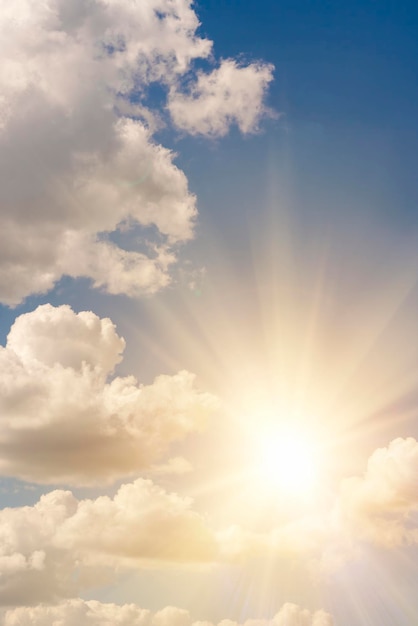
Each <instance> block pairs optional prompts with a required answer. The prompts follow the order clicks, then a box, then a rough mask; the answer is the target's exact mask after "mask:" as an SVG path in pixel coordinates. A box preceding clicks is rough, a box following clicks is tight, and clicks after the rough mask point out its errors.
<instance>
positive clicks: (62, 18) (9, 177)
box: [0, 0, 271, 305]
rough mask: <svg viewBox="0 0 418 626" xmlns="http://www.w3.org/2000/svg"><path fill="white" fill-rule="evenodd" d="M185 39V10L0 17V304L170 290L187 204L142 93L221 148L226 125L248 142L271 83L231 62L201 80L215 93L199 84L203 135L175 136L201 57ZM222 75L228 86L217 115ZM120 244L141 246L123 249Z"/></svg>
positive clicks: (124, 0)
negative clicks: (84, 282) (65, 281)
mask: <svg viewBox="0 0 418 626" xmlns="http://www.w3.org/2000/svg"><path fill="white" fill-rule="evenodd" d="M198 28H199V21H198V18H197V15H196V13H195V12H194V10H193V7H192V3H191V2H189V1H188V0H179V1H178V2H170V1H168V0H163V1H161V0H152V1H150V2H145V3H141V2H132V1H130V0H109V1H107V0H94V2H87V1H80V2H76V3H71V6H70V7H69V6H68V3H65V2H62V1H61V0H48V2H46V3H43V4H42V5H40V4H39V3H33V2H30V1H29V0H19V1H18V2H16V3H13V5H9V6H8V7H7V9H5V10H4V11H2V14H1V18H0V32H1V42H2V43H1V53H2V59H3V63H2V69H1V72H0V87H1V98H0V163H1V172H2V175H1V181H0V182H1V185H0V186H1V195H0V207H1V215H2V218H1V228H0V231H1V235H0V250H1V252H0V261H1V266H2V269H1V271H0V300H1V301H2V302H4V303H7V304H9V305H16V304H17V303H19V302H20V301H22V300H23V299H24V298H25V297H26V296H28V295H29V294H31V293H44V292H46V291H48V290H50V289H51V288H52V287H53V286H54V284H55V283H56V282H57V281H58V280H59V279H60V278H61V277H62V276H64V275H68V276H71V277H74V278H77V277H85V278H88V279H90V281H91V283H92V284H93V285H94V286H95V287H97V288H101V289H103V290H105V291H107V292H109V293H112V294H121V293H122V294H127V295H129V296H135V297H136V296H138V295H141V294H146V293H148V294H150V293H154V292H156V291H158V290H159V289H161V288H162V287H165V286H166V285H167V284H169V283H170V281H171V272H170V270H171V266H172V265H173V263H175V261H176V260H177V255H178V246H179V244H182V243H184V242H185V241H187V240H189V239H190V238H192V237H193V231H194V222H195V218H196V215H197V209H196V199H195V196H194V194H192V193H191V192H190V191H189V189H188V181H187V178H186V176H185V174H184V173H183V172H182V171H181V170H180V169H178V168H177V167H176V165H175V164H174V156H175V155H174V154H173V153H172V152H171V151H170V150H168V149H166V148H164V147H163V146H162V145H160V144H159V143H157V142H156V141H155V139H154V137H153V133H154V131H155V130H157V129H158V128H161V126H162V125H163V124H164V121H163V117H164V110H165V109H164V103H163V104H162V105H159V104H154V105H151V106H150V99H149V98H148V88H149V87H150V85H153V84H159V85H160V86H161V87H162V89H163V91H164V93H166V95H167V94H168V92H170V93H175V94H176V96H175V97H174V96H170V97H171V101H172V102H171V104H170V107H171V106H173V107H174V108H173V116H174V119H175V121H176V123H177V125H178V126H180V127H181V128H182V129H183V130H186V131H188V130H190V131H191V132H194V131H195V129H196V128H197V129H198V130H199V131H200V132H203V133H205V132H208V133H209V134H210V133H211V132H216V133H217V134H225V133H226V132H227V130H228V128H229V126H230V124H231V123H233V122H234V121H237V122H238V125H239V126H240V128H241V130H242V131H243V132H249V131H251V130H253V128H254V127H255V126H256V125H257V123H258V121H259V119H260V117H261V116H262V115H263V112H264V104H263V100H264V95H265V89H266V86H267V84H268V82H269V81H270V80H271V68H270V66H267V65H263V64H262V63H260V64H258V65H247V66H242V67H239V68H238V66H236V64H235V62H234V61H229V62H227V63H226V64H225V63H223V64H221V66H220V68H219V69H218V70H216V69H215V70H213V73H209V74H208V75H207V76H208V78H207V81H209V83H208V85H210V84H212V85H214V89H213V88H208V87H207V86H206V87H205V84H206V83H203V82H202V81H203V80H204V79H203V77H202V75H199V79H198V80H199V81H200V82H199V85H200V87H199V93H200V92H201V93H200V99H201V100H204V101H205V102H207V101H208V99H210V112H209V114H208V115H209V117H208V120H207V121H206V122H204V123H205V124H206V126H207V125H208V123H209V126H208V127H207V128H204V127H202V123H203V122H201V123H200V125H199V124H198V121H199V120H195V122H194V123H193V124H192V125H189V127H188V126H187V125H186V124H185V122H184V119H185V117H187V118H189V117H190V114H189V109H190V103H189V102H188V100H187V99H184V96H183V94H182V90H181V87H180V82H181V78H182V77H183V76H184V75H188V73H189V72H192V74H193V61H194V60H196V59H208V57H209V56H210V54H211V50H212V42H211V41H209V40H208V39H205V38H202V37H200V36H199V35H198V33H197V31H198ZM208 62H209V63H211V62H212V61H208ZM228 68H229V70H228ZM225 71H229V72H231V71H232V72H233V74H234V82H235V83H236V86H235V87H234V89H235V92H234V97H233V98H228V99H227V102H226V105H225V93H226V92H225V86H223V87H222V76H223V75H224V74H225ZM241 77H242V79H241ZM235 79H237V80H235ZM238 81H239V83H240V85H238ZM173 90H174V92H173ZM242 96H245V106H244V105H243V102H242ZM225 106H226V108H225ZM199 107H200V105H199ZM195 117H196V116H195ZM144 228H145V230H143V229H144ZM129 232H130V233H131V234H132V233H133V234H134V236H135V237H136V238H138V235H140V239H141V243H140V244H138V242H136V244H135V246H132V242H131V241H129V238H128V239H127V237H128V233H129ZM112 234H113V235H115V234H116V235H117V236H119V243H116V240H115V238H114V237H113V238H112ZM124 237H125V239H124ZM121 240H122V241H123V243H120V241H121Z"/></svg>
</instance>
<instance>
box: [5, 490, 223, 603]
mask: <svg viewBox="0 0 418 626" xmlns="http://www.w3.org/2000/svg"><path fill="white" fill-rule="evenodd" d="M215 554H216V546H215V541H214V539H213V537H212V535H211V533H210V531H209V530H208V529H207V527H206V525H205V523H204V520H203V518H202V517H201V516H200V515H198V514H197V513H195V512H194V511H192V509H191V500H190V499H188V498H181V497H180V496H178V495H176V494H169V493H166V492H165V491H163V490H162V489H161V488H159V487H157V486H155V485H154V484H153V483H152V482H151V481H148V480H143V479H138V480H136V481H135V482H133V483H130V484H126V485H122V486H121V487H120V489H119V490H118V492H117V493H116V495H115V496H114V498H110V497H108V496H101V497H99V498H97V499H95V500H77V498H75V497H74V495H73V494H72V493H71V492H70V491H63V490H56V491H52V492H50V493H48V494H47V495H45V496H42V497H41V499H40V500H39V502H38V503H37V504H35V505H34V506H32V507H30V506H26V507H19V508H13V509H12V508H6V509H3V510H0V603H1V604H3V605H14V604H16V605H17V604H29V603H36V602H43V601H54V600H56V599H57V598H62V597H68V596H73V595H74V594H75V593H77V591H78V590H79V589H80V588H84V587H90V586H95V587H97V586H100V584H101V583H103V582H108V580H106V576H110V577H111V576H112V575H113V574H114V572H115V571H116V570H117V569H118V568H119V567H120V566H125V567H138V566H139V565H140V564H142V565H144V564H146V563H147V562H155V561H159V562H162V563H164V562H177V563H183V562H196V561H207V560H213V559H214V557H215Z"/></svg>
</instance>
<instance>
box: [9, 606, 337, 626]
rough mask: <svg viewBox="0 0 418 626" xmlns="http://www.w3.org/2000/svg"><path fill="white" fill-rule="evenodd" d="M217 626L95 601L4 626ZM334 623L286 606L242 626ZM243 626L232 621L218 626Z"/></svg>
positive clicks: (44, 609) (12, 614) (12, 616)
mask: <svg viewBox="0 0 418 626" xmlns="http://www.w3.org/2000/svg"><path fill="white" fill-rule="evenodd" d="M57 623H59V624H60V626H79V625H80V624H83V626H105V625H107V624H109V625H110V624H112V626H202V625H203V624H204V625H205V626H215V625H214V624H212V623H211V622H193V621H192V619H191V617H190V615H189V613H188V612H187V611H184V610H182V609H178V608H176V607H166V608H165V609H163V610H162V611H159V612H157V613H154V614H152V613H150V611H146V610H144V609H141V608H139V607H138V606H136V605H134V604H125V605H123V606H118V605H116V604H102V603H100V602H96V601H93V600H88V601H84V600H79V599H77V600H68V601H66V602H64V603H62V604H59V605H57V606H39V607H35V608H29V607H21V608H16V609H12V610H10V611H8V612H7V613H6V616H5V622H4V626H18V625H19V626H29V625H30V626H54V625H55V624H57ZM333 623H334V622H333V619H332V617H331V616H330V615H329V614H328V613H325V611H322V610H319V611H315V612H313V613H312V612H310V611H308V610H304V609H301V608H300V607H298V606H297V605H295V604H290V603H288V604H285V605H284V606H283V607H282V608H281V609H280V611H279V612H278V613H277V614H276V615H275V616H274V617H273V619H272V620H262V619H253V620H247V621H246V622H244V624H243V625H242V626H246V625H248V626H249V625H250V624H251V625H252V626H332V625H333ZM227 624H228V625H229V626H239V625H238V624H237V623H236V622H232V621H230V620H223V621H221V622H220V623H219V624H218V626H226V625H227Z"/></svg>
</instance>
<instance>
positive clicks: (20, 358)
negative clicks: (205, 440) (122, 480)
mask: <svg viewBox="0 0 418 626" xmlns="http://www.w3.org/2000/svg"><path fill="white" fill-rule="evenodd" d="M124 345H125V342H124V340H123V339H122V338H121V337H119V336H118V335H117V333H116V330H115V327H114V325H113V323H112V322H111V320H109V319H100V318H98V317H97V316H96V315H94V314H93V313H91V312H86V311H84V312H81V313H78V314H76V313H75V312H74V311H73V310H72V309H71V308H70V307H69V306H66V305H64V306H60V307H53V306H51V305H48V304H47V305H43V306H40V307H38V308H37V309H36V310H35V311H32V312H31V313H26V314H24V315H21V316H20V317H18V318H17V319H16V321H15V323H14V324H13V326H12V328H11V330H10V333H9V335H8V339H7V344H6V346H5V347H4V348H3V347H0V472H1V473H2V474H3V475H7V476H17V477H20V478H23V479H26V480H30V481H37V482H43V483H49V484H51V483H57V482H66V483H70V484H76V483H77V484H93V483H99V482H110V481H112V480H114V479H115V478H117V477H120V476H127V475H130V474H133V473H135V472H138V471H139V470H141V469H144V468H147V467H150V466H152V465H154V463H155V462H156V461H158V460H160V459H161V458H162V457H163V456H164V455H165V454H166V452H167V450H168V448H169V445H170V443H172V442H173V441H176V440H180V439H182V438H184V437H185V436H186V435H187V434H188V433H190V432H191V431H194V430H199V429H201V428H202V427H203V426H204V424H205V423H206V420H207V417H208V415H209V413H210V412H211V411H212V410H213V409H214V408H215V407H216V401H215V399H214V398H213V396H211V395H210V394H207V393H202V392H199V391H198V390H197V389H196V388H195V381H194V376H193V375H192V374H190V373H188V372H185V371H183V372H180V373H178V374H176V375H174V376H159V377H157V378H156V379H155V381H154V382H153V383H152V384H151V385H148V386H142V385H138V383H137V381H136V379H135V378H134V377H132V376H129V377H124V378H123V377H119V376H114V377H112V376H111V374H112V370H113V368H114V366H115V365H116V364H117V363H118V362H119V361H120V360H121V354H122V351H123V349H124Z"/></svg>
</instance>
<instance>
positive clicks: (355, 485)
mask: <svg viewBox="0 0 418 626" xmlns="http://www.w3.org/2000/svg"><path fill="white" fill-rule="evenodd" d="M417 475H418V442H417V441H416V440H415V439H414V438H413V437H409V438H407V439H403V438H398V439H394V440H393V441H391V442H390V444H389V445H388V446H387V447H386V448H379V449H378V450H375V452H374V453H373V454H372V455H371V457H370V458H369V461H368V463H367V469H366V472H365V474H364V476H362V477H353V478H350V479H347V480H345V481H343V483H342V486H341V495H340V498H339V502H338V515H339V518H340V521H341V524H342V526H343V527H344V528H346V529H348V530H349V532H351V533H352V534H353V535H354V536H357V537H360V538H362V539H363V540H368V541H372V542H374V543H378V544H381V545H385V546H387V547H395V546H400V545H403V544H408V543H409V544H410V543H418V516H417V514H418V493H417Z"/></svg>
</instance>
